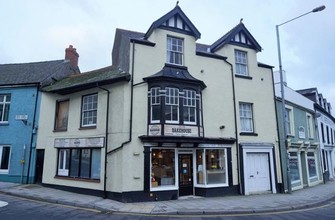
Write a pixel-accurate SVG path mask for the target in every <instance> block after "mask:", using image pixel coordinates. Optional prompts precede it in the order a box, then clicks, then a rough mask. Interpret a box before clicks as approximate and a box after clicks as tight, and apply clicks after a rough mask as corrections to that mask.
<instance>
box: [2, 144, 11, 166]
mask: <svg viewBox="0 0 335 220" xmlns="http://www.w3.org/2000/svg"><path fill="white" fill-rule="evenodd" d="M0 150H2V155H1V160H0V162H1V164H0V169H1V170H8V165H9V154H10V147H2V148H0Z"/></svg>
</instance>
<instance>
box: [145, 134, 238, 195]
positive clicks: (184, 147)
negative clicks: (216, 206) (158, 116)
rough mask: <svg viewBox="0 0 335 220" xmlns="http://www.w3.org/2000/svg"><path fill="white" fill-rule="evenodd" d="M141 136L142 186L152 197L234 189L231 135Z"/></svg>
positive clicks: (202, 193) (213, 193)
mask: <svg viewBox="0 0 335 220" xmlns="http://www.w3.org/2000/svg"><path fill="white" fill-rule="evenodd" d="M141 139H142V141H143V142H144V152H145V169H146V171H145V176H144V179H145V184H144V185H145V190H146V191H148V192H150V195H152V196H153V197H154V199H155V200H170V199H177V198H178V197H181V196H223V195H226V194H235V193H237V189H236V187H234V186H233V183H232V160H231V149H232V148H233V147H234V146H235V145H234V143H235V140H234V139H221V138H218V139H208V138H192V137H180V138H172V137H160V138H158V137H154V138H153V137H149V136H146V137H141ZM149 140H150V142H149ZM206 142H207V143H206Z"/></svg>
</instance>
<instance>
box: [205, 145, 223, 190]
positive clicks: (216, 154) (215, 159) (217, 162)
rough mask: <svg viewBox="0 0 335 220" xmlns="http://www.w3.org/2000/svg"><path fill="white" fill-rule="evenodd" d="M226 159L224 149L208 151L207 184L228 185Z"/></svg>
mask: <svg viewBox="0 0 335 220" xmlns="http://www.w3.org/2000/svg"><path fill="white" fill-rule="evenodd" d="M225 160H226V158H225V150H223V149H220V150H219V149H213V150H207V149H206V177H207V178H206V181H207V184H220V183H221V184H222V183H226V181H227V180H226V174H225V172H226V161H225Z"/></svg>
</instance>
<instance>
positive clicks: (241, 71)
mask: <svg viewBox="0 0 335 220" xmlns="http://www.w3.org/2000/svg"><path fill="white" fill-rule="evenodd" d="M235 69H236V74H238V75H242V76H248V75H249V73H248V58H247V52H244V51H240V50H235Z"/></svg>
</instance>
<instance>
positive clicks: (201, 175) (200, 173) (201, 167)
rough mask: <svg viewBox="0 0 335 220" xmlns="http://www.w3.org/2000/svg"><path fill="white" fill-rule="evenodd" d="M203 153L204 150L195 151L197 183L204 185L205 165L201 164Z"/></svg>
mask: <svg viewBox="0 0 335 220" xmlns="http://www.w3.org/2000/svg"><path fill="white" fill-rule="evenodd" d="M203 152H204V150H197V159H196V160H197V167H196V169H197V183H198V184H205V175H204V172H205V165H204V164H203Z"/></svg>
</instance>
